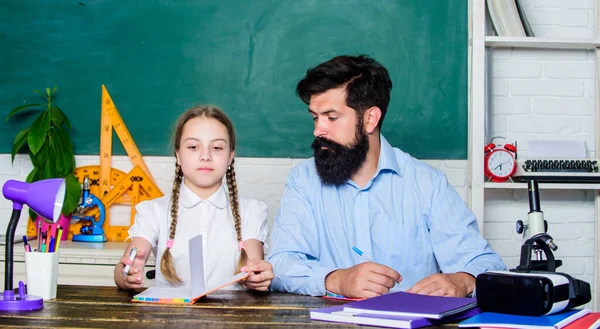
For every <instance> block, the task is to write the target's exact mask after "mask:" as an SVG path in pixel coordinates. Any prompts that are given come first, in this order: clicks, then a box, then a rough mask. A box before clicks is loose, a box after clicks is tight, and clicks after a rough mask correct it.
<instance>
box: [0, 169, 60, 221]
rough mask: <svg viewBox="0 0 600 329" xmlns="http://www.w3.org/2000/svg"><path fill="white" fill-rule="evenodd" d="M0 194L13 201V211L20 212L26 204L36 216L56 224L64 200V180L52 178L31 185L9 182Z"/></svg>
mask: <svg viewBox="0 0 600 329" xmlns="http://www.w3.org/2000/svg"><path fill="white" fill-rule="evenodd" d="M2 194H3V195H4V197H5V198H6V199H8V200H11V201H13V209H15V210H21V209H22V208H23V205H24V204H27V205H28V206H29V208H31V210H33V211H35V212H36V213H37V214H38V215H40V216H42V217H44V218H46V219H47V220H50V221H52V222H56V221H57V220H58V219H59V218H60V212H61V210H62V206H63V201H64V200H65V180H64V179H63V178H54V179H45V180H41V181H37V182H33V183H24V182H20V181H16V180H9V181H7V182H6V183H5V184H4V187H2Z"/></svg>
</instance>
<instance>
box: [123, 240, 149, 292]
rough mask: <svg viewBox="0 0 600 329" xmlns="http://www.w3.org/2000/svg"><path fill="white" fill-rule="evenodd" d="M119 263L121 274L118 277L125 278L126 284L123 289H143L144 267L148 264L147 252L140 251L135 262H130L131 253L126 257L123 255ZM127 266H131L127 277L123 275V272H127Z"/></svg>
mask: <svg viewBox="0 0 600 329" xmlns="http://www.w3.org/2000/svg"><path fill="white" fill-rule="evenodd" d="M119 263H120V264H121V266H120V270H119V272H120V273H119V274H118V275H121V276H123V283H124V287H122V288H123V289H135V288H141V287H142V286H143V284H144V281H143V275H142V271H143V270H144V265H145V263H146V251H145V250H144V249H140V250H138V252H137V254H136V255H135V258H134V259H133V262H132V261H131V260H129V253H127V254H126V255H123V257H121V259H120V260H119ZM127 265H130V267H129V271H128V273H127V274H126V275H123V273H124V272H123V271H124V270H125V267H126V266H127Z"/></svg>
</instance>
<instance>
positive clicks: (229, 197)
mask: <svg viewBox="0 0 600 329" xmlns="http://www.w3.org/2000/svg"><path fill="white" fill-rule="evenodd" d="M173 144H174V151H175V157H176V160H177V163H176V166H175V182H174V183H173V191H172V193H171V195H166V196H164V197H161V198H157V199H154V200H151V201H145V202H141V203H139V204H138V205H137V207H136V217H135V222H134V224H133V225H132V226H131V228H130V229H129V236H130V237H131V238H132V240H131V242H130V243H129V245H128V246H127V248H126V249H125V253H124V254H123V257H121V260H120V262H119V264H117V266H116V267H115V274H114V277H115V283H116V285H117V286H118V287H119V288H121V289H133V288H139V287H141V286H142V285H143V280H142V277H143V270H144V265H145V264H146V261H147V260H148V256H149V255H150V252H149V251H150V250H152V252H153V253H154V255H155V257H156V277H155V279H156V286H180V285H190V282H189V280H190V264H189V259H188V257H189V252H188V250H189V249H188V241H189V240H190V239H191V238H193V237H195V236H197V235H200V234H201V235H202V244H203V250H204V252H203V256H204V277H205V280H206V282H205V284H206V286H207V287H210V286H214V285H215V284H218V283H219V282H220V281H222V280H223V278H226V277H231V276H233V275H234V274H236V273H238V272H240V271H244V272H249V273H250V275H249V276H248V278H247V279H246V280H245V281H244V282H242V284H243V285H244V286H246V287H247V288H250V289H256V290H267V289H268V287H269V285H270V283H271V279H272V278H273V271H272V267H271V264H270V263H268V262H266V261H264V260H263V257H264V254H263V243H264V241H265V239H266V237H267V221H266V216H267V207H266V205H265V204H264V203H262V202H260V201H256V200H252V199H244V198H238V192H237V184H236V180H235V171H234V169H233V162H234V158H233V157H234V154H235V132H234V129H233V124H232V123H231V121H230V120H229V118H228V117H227V116H226V115H225V113H223V111H221V110H220V109H218V108H217V107H214V106H197V107H193V108H191V109H189V110H187V111H186V112H185V113H184V114H183V115H182V116H181V117H180V118H179V120H178V121H177V124H176V126H175V133H174V140H173ZM223 176H225V177H226V181H227V189H225V187H224V186H223V184H222V182H223ZM134 247H137V248H138V250H139V251H138V253H137V255H136V257H135V259H134V260H133V262H131V261H130V260H129V251H130V250H131V249H132V248H134ZM236 264H237V267H236ZM126 265H131V267H130V269H129V271H128V273H127V275H125V276H124V274H123V271H124V269H125V266H126ZM232 287H236V285H230V286H228V288H229V289H231V288H232Z"/></svg>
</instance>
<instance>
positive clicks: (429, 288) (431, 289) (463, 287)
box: [406, 272, 475, 297]
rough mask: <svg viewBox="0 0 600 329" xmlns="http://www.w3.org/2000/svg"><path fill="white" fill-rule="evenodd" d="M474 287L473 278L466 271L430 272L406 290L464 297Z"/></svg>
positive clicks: (422, 293) (425, 293) (420, 293)
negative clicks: (430, 273) (449, 272)
mask: <svg viewBox="0 0 600 329" xmlns="http://www.w3.org/2000/svg"><path fill="white" fill-rule="evenodd" d="M474 289H475V278H474V277H473V276H472V275H471V274H468V273H465V272H458V273H451V274H432V275H430V276H428V277H426V278H425V279H423V280H421V281H419V282H417V284H415V285H414V286H413V287H412V288H410V289H408V290H407V291H406V292H411V293H415V294H419V295H431V296H451V297H465V296H467V295H469V294H471V293H472V292H473V290H474Z"/></svg>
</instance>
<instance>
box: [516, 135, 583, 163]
mask: <svg viewBox="0 0 600 329" xmlns="http://www.w3.org/2000/svg"><path fill="white" fill-rule="evenodd" d="M527 158H528V159H560V158H563V159H573V160H576V159H585V158H587V153H586V152H585V142H584V141H566V140H556V141H549V140H531V141H528V142H527Z"/></svg>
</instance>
